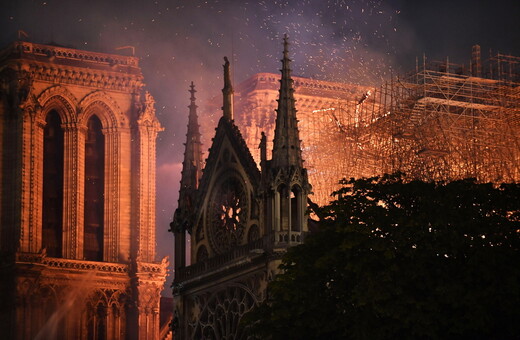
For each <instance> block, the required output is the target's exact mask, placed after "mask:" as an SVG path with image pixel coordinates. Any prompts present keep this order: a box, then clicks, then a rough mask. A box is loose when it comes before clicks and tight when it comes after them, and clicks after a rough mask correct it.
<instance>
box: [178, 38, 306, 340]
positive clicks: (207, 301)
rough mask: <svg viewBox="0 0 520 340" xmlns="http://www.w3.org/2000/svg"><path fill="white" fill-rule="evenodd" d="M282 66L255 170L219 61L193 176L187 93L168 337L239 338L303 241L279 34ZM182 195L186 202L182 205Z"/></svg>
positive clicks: (302, 175) (300, 187) (296, 150)
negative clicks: (208, 130) (286, 255)
mask: <svg viewBox="0 0 520 340" xmlns="http://www.w3.org/2000/svg"><path fill="white" fill-rule="evenodd" d="M282 66H283V67H282V80H281V86H280V94H279V104H278V109H277V110H276V111H277V112H276V115H277V118H276V132H275V140H274V150H273V152H272V155H273V157H272V160H267V157H266V140H265V136H264V138H263V139H262V141H261V149H262V151H261V153H262V162H261V163H262V164H261V166H262V171H260V170H259V169H258V168H257V166H256V163H255V161H254V160H253V157H252V156H251V153H250V151H249V149H248V148H247V146H246V143H245V142H244V139H243V138H242V135H241V134H240V131H239V130H238V128H237V127H236V125H235V123H234V121H233V88H232V85H231V80H230V79H231V77H230V70H229V62H228V60H227V59H226V63H225V65H224V89H223V90H222V92H223V107H222V110H223V115H222V117H221V118H220V121H219V123H218V127H217V129H216V134H215V138H213V144H212V146H211V149H210V151H209V156H208V159H207V161H206V166H205V168H204V172H203V173H202V176H201V178H200V181H197V180H196V179H197V178H198V177H197V176H195V175H194V174H198V173H200V166H201V164H200V162H199V163H197V162H196V159H195V157H196V156H197V155H199V154H200V143H197V142H194V141H199V140H200V139H199V137H200V135H199V134H198V130H196V131H195V130H194V129H193V127H191V128H190V126H191V125H190V124H192V122H193V119H192V116H195V117H196V114H194V112H193V111H192V109H191V108H192V107H193V105H194V102H193V100H194V99H192V105H190V123H189V126H188V135H187V143H186V153H185V161H184V163H183V172H182V179H181V192H180V198H179V207H178V209H177V210H176V212H175V215H174V221H173V222H172V230H173V231H174V233H175V238H176V240H175V245H176V250H175V256H176V261H175V274H174V287H173V293H174V300H175V311H174V313H175V319H174V331H175V338H176V339H247V338H248V334H247V329H244V328H243V327H242V326H241V325H240V320H241V318H242V316H243V315H244V314H245V313H247V312H248V311H250V310H251V309H252V308H253V307H254V306H255V305H257V304H258V303H260V302H261V301H263V300H264V299H265V297H266V296H265V293H266V286H267V282H268V281H269V280H270V278H272V276H273V275H276V273H277V267H278V265H279V263H280V257H281V254H283V252H284V251H285V250H286V249H287V247H290V246H292V245H296V244H299V243H301V242H303V238H304V235H305V233H306V232H307V217H306V216H305V210H306V209H305V207H306V202H307V200H306V198H307V195H308V194H309V191H310V185H309V183H308V180H307V172H306V170H305V168H304V167H303V161H302V158H301V151H300V140H299V136H298V135H299V134H298V127H297V120H296V110H295V107H294V103H295V100H294V96H293V87H292V84H293V82H292V79H291V70H290V59H289V57H288V43H287V37H286V38H285V39H284V53H283V59H282ZM192 98H193V96H192ZM190 131H191V132H190ZM197 148H199V149H198V151H196V152H193V150H196V149H197ZM190 169H191V170H190ZM183 183H190V185H191V187H190V188H191V189H190V190H185V187H184V186H183V185H182V184H183ZM183 190H184V191H183ZM186 196H187V198H188V201H190V202H193V204H191V205H189V206H187V205H186V204H183V203H182V202H185V201H186V200H187V199H186ZM185 232H188V233H189V235H190V239H191V260H192V264H191V265H190V266H186V261H185V259H184V250H185V247H184V246H182V245H181V246H179V243H182V242H184V240H185ZM177 258H179V259H180V260H178V259H177Z"/></svg>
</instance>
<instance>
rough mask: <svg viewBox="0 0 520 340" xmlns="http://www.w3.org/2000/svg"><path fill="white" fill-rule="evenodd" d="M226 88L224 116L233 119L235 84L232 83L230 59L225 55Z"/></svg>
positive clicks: (224, 93)
mask: <svg viewBox="0 0 520 340" xmlns="http://www.w3.org/2000/svg"><path fill="white" fill-rule="evenodd" d="M224 61H225V63H224V65H223V66H224V88H223V89H222V94H223V97H224V98H223V99H224V101H223V105H222V111H223V114H224V117H226V118H227V119H229V120H233V119H234V117H233V93H234V91H233V85H232V84H231V71H230V69H229V60H228V58H227V57H224Z"/></svg>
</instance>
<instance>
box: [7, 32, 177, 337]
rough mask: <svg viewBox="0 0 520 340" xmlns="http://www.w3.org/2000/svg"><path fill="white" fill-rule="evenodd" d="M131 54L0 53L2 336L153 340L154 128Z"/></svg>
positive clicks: (17, 48)
mask: <svg viewBox="0 0 520 340" xmlns="http://www.w3.org/2000/svg"><path fill="white" fill-rule="evenodd" d="M143 87H144V83H143V76H142V73H141V70H140V68H139V65H138V59H137V58H135V57H130V56H120V55H111V54H104V53H94V52H86V51H80V50H76V49H71V48H64V47H59V46H50V45H41V44H34V43H29V42H15V43H13V44H11V45H10V46H8V47H7V48H5V49H4V50H2V51H1V52H0V167H1V169H2V171H1V173H0V176H1V177H0V193H1V194H0V200H1V201H0V219H1V221H0V253H1V257H0V275H1V277H2V280H1V281H0V300H1V301H2V303H1V306H0V308H1V310H0V327H1V328H2V336H6V338H8V339H54V338H56V339H158V338H159V299H160V292H161V290H162V288H163V284H164V281H165V277H166V272H167V260H166V259H163V260H162V261H157V260H156V253H155V251H156V250H155V246H156V245H155V141H156V136H157V133H158V131H160V130H161V129H162V128H161V126H160V124H159V122H158V120H157V118H156V116H155V110H154V100H153V98H152V96H151V95H150V94H148V93H146V92H144V91H143Z"/></svg>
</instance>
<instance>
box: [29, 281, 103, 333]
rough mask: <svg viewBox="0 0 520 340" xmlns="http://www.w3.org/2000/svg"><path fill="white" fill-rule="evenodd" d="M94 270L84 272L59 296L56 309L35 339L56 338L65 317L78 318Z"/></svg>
mask: <svg viewBox="0 0 520 340" xmlns="http://www.w3.org/2000/svg"><path fill="white" fill-rule="evenodd" d="M95 275H96V274H95V273H94V272H89V273H87V274H85V275H84V276H83V277H82V278H81V280H78V281H77V282H75V283H74V285H71V286H70V287H72V288H70V289H69V290H68V291H67V292H66V293H65V295H64V296H63V298H60V299H59V300H58V301H57V302H58V303H60V302H61V304H59V305H58V306H57V308H56V310H55V311H54V312H53V313H52V314H51V315H50V316H49V318H48V319H47V322H45V324H44V325H43V327H42V328H41V329H40V331H39V332H38V334H36V337H35V338H34V339H35V340H50V339H58V328H59V327H60V325H63V323H64V321H65V319H68V320H80V317H81V315H80V314H81V312H82V311H83V310H82V302H83V300H85V298H86V297H87V294H88V293H89V292H90V290H89V289H88V288H89V286H91V285H92V281H93V280H94V277H95Z"/></svg>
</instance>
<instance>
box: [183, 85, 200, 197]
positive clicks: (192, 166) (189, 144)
mask: <svg viewBox="0 0 520 340" xmlns="http://www.w3.org/2000/svg"><path fill="white" fill-rule="evenodd" d="M189 92H190V94H191V96H190V105H189V106H188V108H189V109H190V113H189V116H188V132H187V133H186V144H185V146H186V149H185V152H184V162H183V163H182V177H181V189H180V190H181V193H182V191H183V190H196V189H197V188H198V184H199V179H200V175H201V172H202V151H201V150H202V149H201V143H200V131H199V122H198V116H197V105H196V104H195V92H197V91H196V90H195V85H194V84H193V82H191V85H190V90H189Z"/></svg>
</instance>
